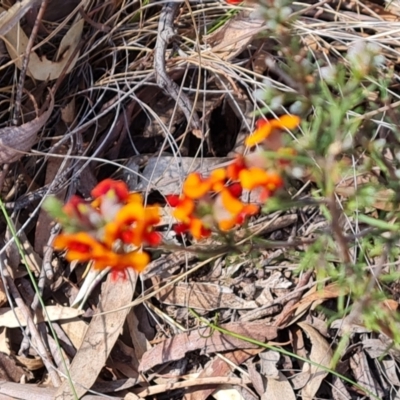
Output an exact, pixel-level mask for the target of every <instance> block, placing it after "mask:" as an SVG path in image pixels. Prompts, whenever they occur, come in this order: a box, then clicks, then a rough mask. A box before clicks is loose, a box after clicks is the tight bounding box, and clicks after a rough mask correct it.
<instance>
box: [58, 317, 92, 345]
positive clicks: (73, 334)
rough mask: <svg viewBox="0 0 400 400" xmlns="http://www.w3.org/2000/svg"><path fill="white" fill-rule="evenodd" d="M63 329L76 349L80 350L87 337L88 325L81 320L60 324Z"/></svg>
mask: <svg viewBox="0 0 400 400" xmlns="http://www.w3.org/2000/svg"><path fill="white" fill-rule="evenodd" d="M60 325H61V328H62V329H63V331H64V332H65V334H66V335H67V336H68V339H69V340H70V341H71V343H72V344H73V345H74V347H75V349H79V348H80V347H81V345H82V342H83V339H84V337H85V334H86V331H87V328H88V324H87V323H86V322H85V321H82V320H81V319H78V318H76V319H73V320H68V321H66V322H61V323H60Z"/></svg>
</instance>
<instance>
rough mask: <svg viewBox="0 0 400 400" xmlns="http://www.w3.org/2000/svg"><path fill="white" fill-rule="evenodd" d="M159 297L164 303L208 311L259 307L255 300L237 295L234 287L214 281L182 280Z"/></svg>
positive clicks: (163, 291) (159, 294)
mask: <svg viewBox="0 0 400 400" xmlns="http://www.w3.org/2000/svg"><path fill="white" fill-rule="evenodd" d="M157 297H158V300H159V301H160V302H162V303H164V304H170V305H175V306H181V307H190V308H195V309H201V310H207V311H212V310H217V309H219V308H230V309H234V310H244V309H254V308H257V307H258V305H257V303H256V302H255V301H246V300H243V299H242V298H240V297H238V296H236V295H235V294H234V293H233V291H232V289H230V288H228V287H224V286H220V285H215V284H212V283H183V282H181V283H179V284H177V285H174V286H169V287H167V288H166V289H164V290H162V291H161V292H159V293H158V295H157Z"/></svg>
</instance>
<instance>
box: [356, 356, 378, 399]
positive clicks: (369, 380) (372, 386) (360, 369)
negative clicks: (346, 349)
mask: <svg viewBox="0 0 400 400" xmlns="http://www.w3.org/2000/svg"><path fill="white" fill-rule="evenodd" d="M350 368H351V370H352V371H353V374H354V378H355V380H356V382H357V383H358V384H359V385H360V386H362V387H364V388H366V389H367V390H369V391H370V392H371V393H373V394H374V395H375V396H377V397H378V398H379V399H382V398H383V390H382V388H381V387H380V385H379V383H378V381H377V380H376V379H374V376H373V375H372V372H371V369H370V367H369V363H368V360H367V356H366V355H365V354H364V353H363V352H358V353H355V354H353V355H352V356H351V357H350Z"/></svg>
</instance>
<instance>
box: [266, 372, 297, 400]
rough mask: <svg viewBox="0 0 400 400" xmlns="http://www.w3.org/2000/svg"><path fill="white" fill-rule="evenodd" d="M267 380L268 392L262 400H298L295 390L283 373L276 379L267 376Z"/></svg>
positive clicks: (279, 373)
mask: <svg viewBox="0 0 400 400" xmlns="http://www.w3.org/2000/svg"><path fill="white" fill-rule="evenodd" d="M267 380H268V384H267V390H266V391H265V393H264V394H263V395H262V396H261V400H282V399H284V400H296V395H295V393H294V390H293V388H292V386H291V385H290V382H289V381H288V379H287V378H286V376H285V375H283V374H282V372H278V376H277V377H276V378H273V377H271V376H267Z"/></svg>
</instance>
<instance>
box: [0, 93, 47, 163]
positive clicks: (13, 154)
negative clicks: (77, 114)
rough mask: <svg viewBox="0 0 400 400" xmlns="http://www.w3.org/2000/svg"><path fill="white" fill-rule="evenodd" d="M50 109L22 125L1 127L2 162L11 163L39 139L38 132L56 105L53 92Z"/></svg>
mask: <svg viewBox="0 0 400 400" xmlns="http://www.w3.org/2000/svg"><path fill="white" fill-rule="evenodd" d="M50 95H51V101H50V104H49V107H48V109H47V110H46V111H45V112H44V113H43V114H42V115H41V116H40V117H37V118H35V119H33V120H32V121H29V122H27V123H26V124H23V125H20V126H9V127H5V128H2V129H0V164H6V163H7V164H9V163H12V162H14V161H17V160H19V159H20V158H21V157H22V156H23V155H25V153H26V152H28V151H29V150H30V149H31V148H32V146H33V145H34V144H35V143H36V141H37V133H38V132H39V130H40V129H41V128H42V127H43V126H44V124H45V123H46V122H47V120H48V119H49V117H50V115H51V112H52V111H53V107H54V97H53V95H52V94H51V92H50Z"/></svg>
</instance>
